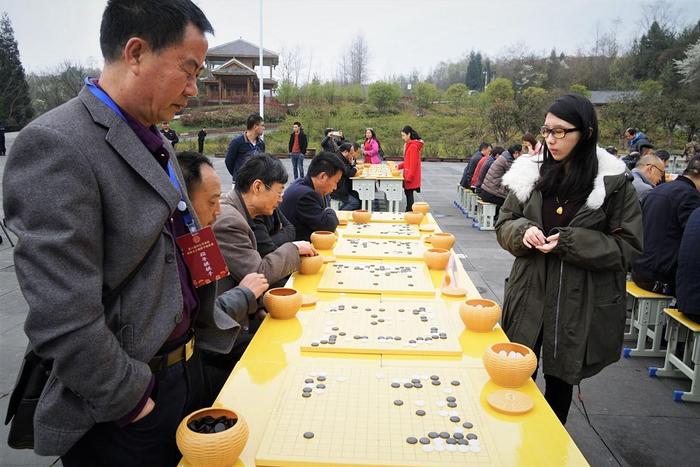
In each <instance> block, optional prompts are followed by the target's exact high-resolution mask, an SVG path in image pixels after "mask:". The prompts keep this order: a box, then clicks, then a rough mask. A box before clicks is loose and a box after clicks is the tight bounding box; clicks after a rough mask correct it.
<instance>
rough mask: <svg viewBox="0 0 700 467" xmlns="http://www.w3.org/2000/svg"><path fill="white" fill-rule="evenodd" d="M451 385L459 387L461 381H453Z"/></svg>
mask: <svg viewBox="0 0 700 467" xmlns="http://www.w3.org/2000/svg"><path fill="white" fill-rule="evenodd" d="M451 384H452V386H459V384H460V383H459V381H457V380H454V381H452V383H451Z"/></svg>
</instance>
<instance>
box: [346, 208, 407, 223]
mask: <svg viewBox="0 0 700 467" xmlns="http://www.w3.org/2000/svg"><path fill="white" fill-rule="evenodd" d="M350 219H352V215H351V216H350ZM370 222H390V223H396V224H401V223H404V224H405V223H406V220H405V219H404V218H403V213H402V212H385V211H372V220H371V221H370Z"/></svg>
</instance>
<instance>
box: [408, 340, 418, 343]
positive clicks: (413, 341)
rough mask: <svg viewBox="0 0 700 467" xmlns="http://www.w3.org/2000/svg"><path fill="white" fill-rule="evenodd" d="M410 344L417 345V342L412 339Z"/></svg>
mask: <svg viewBox="0 0 700 467" xmlns="http://www.w3.org/2000/svg"><path fill="white" fill-rule="evenodd" d="M408 343H409V344H415V343H416V341H415V340H413V339H411V340H410V341H408Z"/></svg>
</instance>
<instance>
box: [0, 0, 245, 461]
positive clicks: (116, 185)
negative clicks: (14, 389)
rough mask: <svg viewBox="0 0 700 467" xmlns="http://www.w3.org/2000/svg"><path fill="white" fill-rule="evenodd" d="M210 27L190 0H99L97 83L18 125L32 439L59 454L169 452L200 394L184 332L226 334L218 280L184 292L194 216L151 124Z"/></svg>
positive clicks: (231, 328) (220, 339)
mask: <svg viewBox="0 0 700 467" xmlns="http://www.w3.org/2000/svg"><path fill="white" fill-rule="evenodd" d="M207 32H212V27H211V25H210V23H209V21H208V20H207V18H206V17H205V16H204V14H203V13H202V11H201V10H200V9H199V8H198V7H197V6H195V5H194V4H193V3H192V2H191V1H189V0H151V1H148V2H143V1H141V0H110V1H109V2H108V4H107V7H106V9H105V12H104V14H103V18H102V25H101V31H100V45H101V47H102V53H103V56H104V59H105V66H104V69H103V71H102V74H101V76H100V79H99V81H98V80H95V79H90V80H86V86H85V87H84V88H83V89H82V90H81V92H80V94H79V96H78V97H77V98H75V99H72V100H71V101H69V102H67V103H66V104H64V105H62V106H60V107H58V108H56V109H54V110H52V111H50V112H48V113H46V114H44V115H42V116H41V117H39V118H38V119H36V120H34V121H33V122H32V123H31V124H30V125H28V126H27V127H26V128H25V129H24V130H23V131H22V132H21V133H20V134H19V135H18V137H17V140H16V142H15V145H14V146H13V153H12V155H11V156H10V157H9V159H8V161H7V165H6V167H5V174H4V210H5V215H6V216H7V224H8V226H9V227H10V228H11V229H12V230H13V231H14V232H15V234H16V235H17V237H18V243H17V247H16V249H15V268H16V273H17V278H18V281H19V284H20V287H21V289H22V293H23V294H24V297H25V298H26V300H27V303H28V305H29V313H28V316H27V320H26V323H25V332H26V334H27V336H28V338H29V346H30V348H31V349H32V350H33V352H35V353H36V354H37V355H38V357H39V358H41V359H42V360H43V361H44V362H45V363H47V364H49V365H51V364H52V365H51V368H52V369H51V373H50V376H49V379H48V382H47V383H46V386H45V388H44V390H43V393H42V395H41V398H40V400H39V402H38V406H37V408H36V413H35V416H34V420H33V421H34V450H35V451H36V452H37V453H38V454H42V455H59V456H61V457H62V463H63V465H64V466H66V467H70V466H75V465H150V466H159V465H164V466H165V465H175V464H176V463H177V460H178V458H179V453H178V451H177V447H176V445H175V430H176V428H177V426H178V424H179V422H180V420H181V419H182V417H183V416H184V415H185V414H187V413H188V412H190V411H191V410H193V409H196V408H198V407H199V400H198V399H199V395H198V391H199V388H200V386H201V383H200V378H199V377H198V376H197V375H198V374H200V373H201V372H200V371H199V370H198V364H197V362H196V358H190V357H191V355H192V348H193V345H194V337H195V336H196V345H197V347H199V348H202V349H207V350H209V351H213V352H228V351H229V350H230V349H231V347H232V346H233V340H234V337H235V334H236V332H237V328H238V325H237V324H236V322H235V321H234V320H233V319H232V318H231V317H230V316H228V315H227V314H225V313H223V312H222V311H221V310H218V309H215V307H214V306H213V300H214V297H215V294H216V285H215V283H211V284H209V285H205V286H202V287H199V288H196V289H195V288H194V286H193V283H192V279H191V277H190V269H189V267H188V266H187V264H186V262H185V261H184V257H183V255H182V253H181V251H180V249H179V248H178V246H177V245H176V243H175V237H179V236H181V235H183V234H186V233H188V230H189V229H188V228H187V226H186V225H185V222H186V219H188V217H187V216H186V214H187V213H189V214H190V215H191V216H192V218H193V220H192V221H191V222H190V224H191V225H193V227H194V228H199V223H198V220H197V217H196V215H195V214H194V210H193V209H192V205H191V203H190V200H189V198H188V196H187V192H186V191H185V190H184V189H183V187H184V181H183V178H182V175H181V173H180V170H179V168H178V164H177V161H176V159H175V155H174V153H173V151H172V149H171V147H170V145H169V144H167V143H165V140H164V139H163V138H162V136H161V135H160V134H159V133H158V130H157V128H156V126H155V125H156V123H157V122H160V121H163V120H170V119H172V118H173V115H174V114H175V112H176V111H178V110H181V109H182V108H183V107H185V106H186V104H187V99H188V97H191V96H195V95H196V94H197V86H196V84H197V83H196V81H197V75H198V74H199V72H200V71H201V69H202V68H203V63H204V58H205V56H206V52H207V40H206V37H205V33H207ZM37 183H40V188H39V189H38V188H37ZM244 298H245V300H246V301H247V306H248V307H250V308H254V307H255V303H256V300H255V296H254V294H253V293H252V292H251V291H250V290H247V292H244Z"/></svg>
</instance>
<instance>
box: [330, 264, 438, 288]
mask: <svg viewBox="0 0 700 467" xmlns="http://www.w3.org/2000/svg"><path fill="white" fill-rule="evenodd" d="M317 290H318V291H319V292H346V293H350V292H354V293H377V294H379V293H400V294H406V295H416V294H418V295H434V294H435V287H434V286H433V281H432V278H431V277H430V271H429V270H428V266H426V265H425V263H418V262H414V263H387V262H381V263H379V262H375V263H368V262H361V261H353V262H342V261H336V262H335V263H329V264H327V265H326V270H325V271H324V272H323V276H321V280H320V281H319V283H318V287H317Z"/></svg>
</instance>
